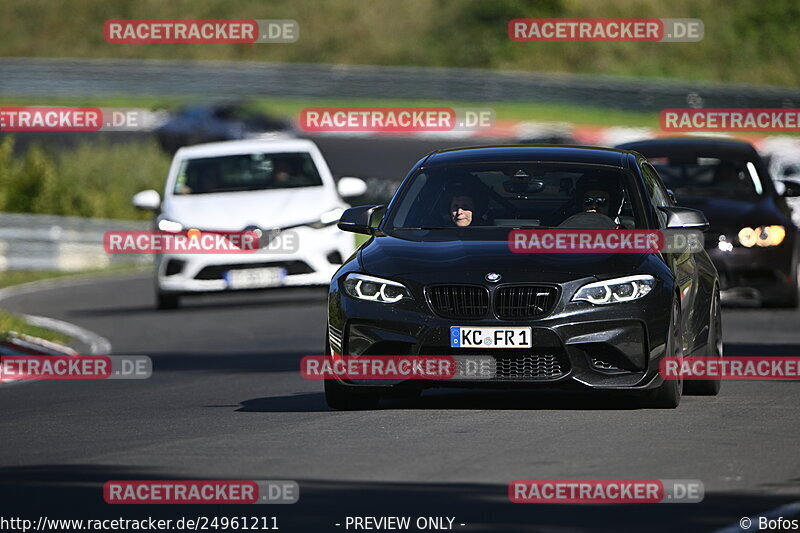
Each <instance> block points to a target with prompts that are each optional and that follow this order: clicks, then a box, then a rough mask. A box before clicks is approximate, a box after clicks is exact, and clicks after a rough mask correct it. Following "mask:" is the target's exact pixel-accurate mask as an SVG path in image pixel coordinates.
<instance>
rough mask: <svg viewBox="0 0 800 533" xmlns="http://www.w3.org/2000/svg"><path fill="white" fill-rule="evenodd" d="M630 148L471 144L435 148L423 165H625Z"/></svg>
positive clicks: (620, 166)
mask: <svg viewBox="0 0 800 533" xmlns="http://www.w3.org/2000/svg"><path fill="white" fill-rule="evenodd" d="M628 154H629V152H627V151H625V150H616V149H613V148H597V147H589V146H558V145H552V144H547V145H530V144H523V145H510V144H502V145H495V146H470V147H465V148H450V149H447V150H437V151H435V152H432V153H431V154H430V155H429V156H428V157H427V158H426V159H425V162H424V163H423V166H425V167H428V166H438V165H453V164H461V163H479V162H484V161H486V162H488V161H553V162H570V163H589V164H596V165H608V166H614V167H619V168H623V167H625V166H626V165H625V158H626V157H627V156H628Z"/></svg>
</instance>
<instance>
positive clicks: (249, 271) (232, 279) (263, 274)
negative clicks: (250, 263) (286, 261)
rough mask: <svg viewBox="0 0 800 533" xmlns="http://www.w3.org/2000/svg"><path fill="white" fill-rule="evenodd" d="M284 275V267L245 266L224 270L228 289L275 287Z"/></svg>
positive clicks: (281, 282)
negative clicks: (243, 267) (244, 267)
mask: <svg viewBox="0 0 800 533" xmlns="http://www.w3.org/2000/svg"><path fill="white" fill-rule="evenodd" d="M285 277H286V269H285V268H246V269H241V270H228V271H227V272H225V281H227V282H228V288H229V289H257V288H263V287H276V286H278V285H282V284H283V279H284V278H285Z"/></svg>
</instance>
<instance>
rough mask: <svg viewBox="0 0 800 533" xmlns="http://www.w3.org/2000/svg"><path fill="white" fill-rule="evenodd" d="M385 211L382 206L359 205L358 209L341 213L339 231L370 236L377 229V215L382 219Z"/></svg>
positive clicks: (353, 208) (352, 208) (354, 208)
mask: <svg viewBox="0 0 800 533" xmlns="http://www.w3.org/2000/svg"><path fill="white" fill-rule="evenodd" d="M385 209H386V207H385V206H383V205H361V206H358V207H351V208H350V209H348V210H346V211H345V212H344V213H342V216H341V218H340V219H339V224H338V226H339V229H340V230H343V231H352V232H353V233H363V234H364V235H372V234H373V231H374V228H375V227H377V223H378V222H379V221H380V219H378V215H380V216H381V217H382V216H383V212H384V211H385ZM376 219H378V220H376Z"/></svg>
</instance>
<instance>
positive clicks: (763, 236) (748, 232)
mask: <svg viewBox="0 0 800 533" xmlns="http://www.w3.org/2000/svg"><path fill="white" fill-rule="evenodd" d="M738 237H739V244H741V245H742V246H744V247H745V248H751V247H753V246H755V245H758V246H761V247H767V246H778V245H779V244H780V243H782V242H783V239H785V238H786V228H784V227H783V226H759V227H757V228H742V229H741V230H739V235H738Z"/></svg>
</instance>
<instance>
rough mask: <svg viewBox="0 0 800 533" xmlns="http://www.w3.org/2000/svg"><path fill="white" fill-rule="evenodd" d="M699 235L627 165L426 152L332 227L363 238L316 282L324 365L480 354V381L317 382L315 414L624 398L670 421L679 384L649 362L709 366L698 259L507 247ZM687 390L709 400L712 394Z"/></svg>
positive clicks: (525, 152)
mask: <svg viewBox="0 0 800 533" xmlns="http://www.w3.org/2000/svg"><path fill="white" fill-rule="evenodd" d="M707 225H708V223H707V221H706V219H705V217H704V216H703V214H702V213H701V212H699V211H696V210H693V209H688V208H680V207H676V206H675V204H674V202H673V201H672V199H671V198H670V196H669V194H668V193H667V190H666V189H665V187H664V185H663V183H662V182H661V179H660V178H659V176H658V173H657V172H656V170H655V169H654V168H653V167H652V165H650V164H649V163H648V162H647V160H646V159H645V158H644V157H643V156H642V155H640V154H638V153H636V152H632V151H625V150H612V149H601V148H585V147H570V146H555V147H554V146H530V145H527V146H487V147H475V148H461V149H451V150H443V151H437V152H433V153H431V154H429V155H427V156H426V157H424V158H423V159H421V160H420V161H419V162H418V163H417V164H416V165H415V166H414V167H413V169H412V170H411V172H410V173H409V174H408V176H407V177H406V179H405V180H404V181H403V183H402V184H401V186H400V187H399V189H398V190H397V192H396V194H395V196H394V197H393V199H392V200H391V202H390V203H389V205H388V206H375V205H373V206H361V207H354V208H351V209H348V210H347V211H346V212H345V213H344V214H343V215H342V217H341V219H340V221H339V228H341V229H343V230H346V231H352V232H356V233H362V234H366V235H369V236H370V239H369V240H368V241H367V242H366V243H364V244H363V245H362V246H361V248H360V249H359V250H358V251H357V252H356V253H355V254H354V255H353V256H352V257H350V258H349V259H348V260H347V261H346V262H345V263H344V264H343V265H342V267H341V268H340V269H339V271H338V272H337V273H336V274H335V275H334V277H333V279H332V281H331V284H330V292H329V298H328V331H327V346H326V355H327V356H329V357H330V358H333V359H335V358H337V357H339V356H342V355H347V356H365V355H370V356H382V355H394V356H397V355H401V356H402V355H440V356H464V355H480V356H484V357H491V358H492V359H493V360H494V362H495V366H494V368H495V372H494V374H493V376H492V377H491V379H484V380H459V379H442V380H432V379H423V380H395V381H391V382H388V381H381V382H376V381H375V380H350V379H341V378H336V379H327V380H325V396H326V400H327V402H328V404H329V405H330V406H331V407H332V408H335V409H368V408H374V407H376V406H377V405H378V402H379V400H380V396H381V394H385V393H388V392H390V391H393V390H394V391H397V390H406V391H408V392H416V391H418V390H421V389H423V388H428V387H492V388H511V387H515V388H537V387H538V388H542V387H545V388H565V389H566V388H579V389H580V388H583V389H587V388H588V389H601V390H615V391H620V390H625V391H630V392H631V396H632V397H633V396H636V397H637V398H644V399H645V400H646V405H650V406H653V407H662V408H673V407H676V406H677V405H678V404H679V402H680V399H681V395H682V393H683V389H684V383H683V382H682V381H681V380H665V379H663V378H662V377H661V375H660V374H659V362H660V361H661V360H662V358H665V357H691V356H712V357H721V356H722V340H721V339H722V333H721V314H720V305H719V279H718V276H717V271H716V269H715V268H714V265H713V264H712V262H711V260H710V258H709V256H708V255H707V254H706V252H705V251H703V250H702V246H700V251H699V252H696V253H689V252H680V253H665V252H662V251H655V252H639V253H614V252H612V251H605V252H602V253H514V252H513V251H512V250H511V249H510V246H509V234H510V233H511V232H514V231H522V230H542V231H545V232H546V231H548V230H562V229H565V228H566V229H577V230H580V231H587V230H588V231H591V230H605V231H609V230H665V229H677V228H683V229H687V228H691V229H694V230H698V229H699V230H704V229H705V228H707ZM483 338H485V339H487V342H486V343H481V340H480V339H483ZM492 339H494V341H495V342H492ZM515 339H516V340H515ZM508 340H511V342H503V341H508ZM471 341H474V342H471ZM687 385H689V382H687ZM691 386H692V387H693V388H694V391H693V392H696V393H700V394H716V393H717V392H718V391H719V381H692V382H691ZM632 400H633V398H632ZM637 401H638V400H637Z"/></svg>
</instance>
